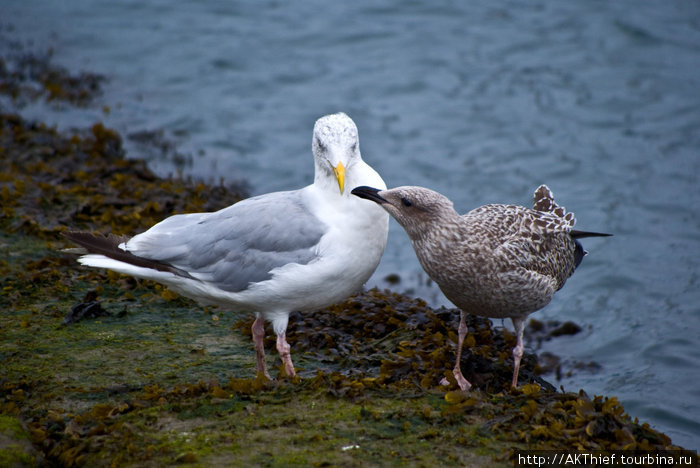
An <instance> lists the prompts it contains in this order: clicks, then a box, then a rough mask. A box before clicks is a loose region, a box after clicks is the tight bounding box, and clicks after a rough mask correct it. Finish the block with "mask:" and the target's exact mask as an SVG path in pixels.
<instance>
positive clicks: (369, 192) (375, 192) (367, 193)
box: [350, 185, 389, 205]
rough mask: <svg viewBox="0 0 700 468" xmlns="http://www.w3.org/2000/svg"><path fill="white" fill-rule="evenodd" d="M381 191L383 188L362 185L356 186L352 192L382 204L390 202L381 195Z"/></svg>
mask: <svg viewBox="0 0 700 468" xmlns="http://www.w3.org/2000/svg"><path fill="white" fill-rule="evenodd" d="M379 192H381V190H379V189H376V188H374V187H367V186H366V185H362V186H360V187H355V188H354V189H352V192H350V193H352V194H353V195H356V196H358V197H360V198H364V199H366V200H370V201H373V202H375V203H379V204H380V205H381V204H382V203H389V202H388V201H387V200H385V199H384V198H382V197H381V196H380V195H379Z"/></svg>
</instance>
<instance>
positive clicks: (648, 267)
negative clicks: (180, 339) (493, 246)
mask: <svg viewBox="0 0 700 468" xmlns="http://www.w3.org/2000/svg"><path fill="white" fill-rule="evenodd" d="M0 26H1V27H2V28H3V33H4V34H6V35H10V36H11V37H13V38H15V39H22V40H23V41H25V43H28V44H29V46H31V47H34V48H35V49H37V50H40V51H41V50H46V48H48V47H52V48H53V51H54V58H53V61H54V63H56V64H58V65H62V66H66V67H69V68H70V69H72V70H76V71H77V70H84V71H90V72H96V73H100V74H103V75H105V76H106V77H108V82H106V83H105V84H104V93H103V95H102V96H101V97H100V98H99V99H98V102H96V103H94V104H93V105H91V106H89V107H88V108H86V109H81V110H79V111H76V110H74V109H71V108H67V106H60V105H47V104H46V103H41V102H38V103H28V104H27V105H25V106H24V107H23V108H22V109H21V112H22V114H23V115H25V116H27V117H37V118H41V119H42V120H44V121H47V122H49V123H52V124H55V125H57V126H58V127H59V128H69V127H73V126H77V127H80V126H85V125H90V124H92V123H94V122H95V121H104V122H105V124H107V125H109V126H111V127H113V128H115V129H117V130H118V131H120V132H121V133H122V134H124V135H127V134H132V133H135V132H142V131H156V132H158V131H162V132H163V138H165V139H166V140H168V141H171V142H173V143H175V144H177V148H178V149H179V151H180V153H181V154H180V155H179V157H178V158H172V157H170V156H164V155H163V154H161V153H160V152H159V151H158V150H156V149H154V148H149V147H145V146H143V145H139V144H137V143H135V142H130V141H127V147H128V150H129V155H130V156H134V157H143V158H147V159H149V160H150V163H151V167H152V168H153V169H154V170H155V171H157V172H158V173H160V174H162V175H167V174H169V173H175V172H177V171H181V172H182V173H183V174H185V175H192V176H193V177H197V178H202V179H205V180H209V181H212V180H213V181H217V180H219V179H220V178H223V179H224V180H227V181H231V180H245V181H247V182H248V183H249V186H250V188H251V192H252V193H253V194H258V193H264V192H268V191H274V190H282V189H291V188H295V187H300V186H302V185H305V184H307V183H310V182H311V180H312V172H313V165H312V163H311V150H310V146H311V145H310V143H311V130H312V128H313V123H314V121H315V119H316V118H318V117H320V116H321V115H323V114H326V113H331V112H337V111H340V110H342V111H345V112H346V113H348V114H349V115H350V116H351V117H352V118H353V119H354V120H355V122H356V123H357V125H358V127H359V130H360V138H361V148H362V154H363V156H364V159H365V160H366V161H367V162H368V163H369V164H371V165H372V166H373V167H374V168H375V169H377V170H378V171H379V173H380V174H382V176H383V177H384V179H385V181H386V182H387V184H388V185H389V186H390V187H391V186H398V185H405V184H411V185H424V186H428V187H431V188H433V189H435V190H438V191H440V192H442V193H444V194H445V195H447V196H449V197H450V198H451V199H452V200H454V202H455V206H456V208H457V209H458V210H460V211H462V212H466V211H468V210H469V209H471V208H473V207H476V206H478V205H481V204H484V203H490V202H506V203H519V204H524V205H529V204H530V203H531V196H532V191H533V190H534V189H535V188H536V187H537V186H538V185H539V184H540V183H547V184H548V185H549V186H550V188H551V189H552V190H553V191H554V193H555V196H556V197H557V199H558V200H559V201H560V202H561V203H562V204H564V205H565V206H566V207H567V208H568V209H570V210H571V211H574V212H575V213H576V215H577V219H578V225H577V226H578V227H579V228H580V229H587V230H595V231H604V232H612V233H614V234H615V237H612V238H605V239H586V242H585V243H584V245H585V247H586V249H587V250H589V251H590V255H589V256H587V257H586V259H585V260H584V262H583V264H582V266H581V267H580V268H579V269H578V270H577V272H576V274H575V275H574V276H573V277H572V278H571V279H570V280H569V282H568V283H567V285H566V286H565V287H564V289H563V290H562V291H560V292H559V293H558V295H557V297H555V299H554V300H553V301H552V303H551V304H550V305H549V306H547V307H546V308H545V309H543V310H542V311H540V312H538V313H537V314H535V315H534V316H535V317H536V318H538V319H542V320H546V319H556V320H573V321H575V322H577V323H579V324H580V325H582V326H583V328H584V332H583V333H580V334H578V335H575V336H572V337H566V338H559V339H557V340H555V341H550V342H547V343H545V345H544V346H543V348H542V349H541V350H540V351H550V352H553V353H555V354H558V355H559V356H562V358H563V359H564V361H565V363H566V365H567V366H568V367H567V368H571V367H573V366H575V365H576V364H577V363H584V364H585V363H589V362H595V363H597V364H598V365H599V366H600V369H599V370H598V371H595V370H591V369H589V370H586V369H583V370H577V371H575V372H573V374H572V375H571V376H570V377H564V379H563V380H561V381H559V382H558V384H561V385H563V387H564V388H565V389H566V390H578V389H579V388H584V389H585V390H586V391H587V392H588V393H589V394H594V393H595V394H612V395H617V396H618V397H619V398H620V400H621V401H622V402H623V403H624V405H625V407H626V409H627V410H628V412H629V413H630V414H631V415H632V416H634V417H638V418H639V419H640V420H641V421H648V422H649V423H650V424H651V425H652V426H653V427H655V428H657V429H660V430H662V431H665V432H666V433H667V434H669V435H670V436H671V437H672V439H673V441H674V443H677V444H681V445H683V446H685V447H687V448H692V449H698V448H700V422H699V420H700V350H699V347H698V336H699V331H700V290H699V285H698V280H699V278H698V276H699V274H700V262H699V260H698V258H699V255H700V254H699V253H700V207H699V204H700V183H699V180H698V179H699V177H698V176H699V174H700V2H697V1H691V0H686V1H683V0H664V1H656V2H652V1H639V0H629V1H621V0H618V1H614V2H613V1H591V0H589V1H561V0H532V1H505V0H500V1H481V2H467V1H464V2H457V1H411V2H399V1H385V2H371V1H354V2H342V3H341V2H324V1H319V0H317V1H306V2H262V1H245V2H230V1H209V2H186V1H183V0H180V1H175V0H167V1H166V0H163V1H151V2H142V1H119V2H106V1H87V0H72V1H70V2H69V1H53V2H45V1H40V0H4V1H3V4H2V6H0ZM0 102H1V103H2V105H3V106H6V107H7V106H10V107H11V106H13V105H15V104H13V103H11V102H9V103H8V101H7V100H3V101H0ZM105 105H106V106H109V112H106V111H105V109H104V108H103V106H105ZM389 273H397V274H398V275H399V276H400V277H401V282H400V283H398V284H396V285H392V286H391V287H392V288H393V289H395V290H398V291H400V292H404V291H409V292H411V293H412V294H415V295H419V296H421V297H423V298H425V299H426V300H428V302H429V303H430V304H432V305H449V304H448V303H447V301H446V300H445V299H444V298H443V297H442V295H441V294H440V292H439V290H437V288H435V287H434V286H433V285H431V284H430V283H429V282H428V281H426V277H425V275H424V274H423V273H422V271H421V269H420V266H419V265H418V263H417V261H416V260H415V256H414V254H413V252H412V250H411V247H410V245H409V243H408V240H407V237H406V236H405V234H404V233H403V232H402V231H401V229H400V228H399V226H398V225H397V224H395V223H393V224H392V226H391V234H390V239H389V247H388V249H387V252H386V254H385V257H384V259H383V260H382V264H381V265H380V267H379V269H378V271H377V273H376V274H375V275H374V277H373V278H372V280H371V281H370V284H369V286H375V285H377V286H380V287H386V286H388V283H386V282H385V281H384V278H385V277H386V276H387V275H388V274H389Z"/></svg>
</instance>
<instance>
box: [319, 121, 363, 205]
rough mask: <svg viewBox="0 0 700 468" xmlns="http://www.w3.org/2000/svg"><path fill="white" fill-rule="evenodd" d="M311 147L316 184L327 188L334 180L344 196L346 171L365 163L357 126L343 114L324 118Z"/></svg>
mask: <svg viewBox="0 0 700 468" xmlns="http://www.w3.org/2000/svg"><path fill="white" fill-rule="evenodd" d="M311 147H312V149H313V153H314V160H315V166H316V175H315V183H316V184H321V185H323V186H325V185H327V183H328V182H329V181H332V180H334V181H335V182H336V183H337V185H338V188H339V189H340V193H341V194H342V193H343V192H344V191H345V174H346V171H349V170H352V169H351V168H352V166H353V165H354V164H355V163H356V162H357V161H362V157H361V156H360V140H359V136H358V133H357V126H356V125H355V122H353V121H352V119H351V118H350V117H348V116H347V115H345V114H344V113H342V112H339V113H337V114H331V115H326V116H324V117H321V118H320V119H318V120H317V121H316V125H314V136H313V141H312V143H311Z"/></svg>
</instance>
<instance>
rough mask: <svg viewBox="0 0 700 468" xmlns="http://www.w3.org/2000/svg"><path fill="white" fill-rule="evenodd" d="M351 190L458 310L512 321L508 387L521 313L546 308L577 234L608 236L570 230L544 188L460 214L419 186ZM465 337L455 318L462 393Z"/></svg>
mask: <svg viewBox="0 0 700 468" xmlns="http://www.w3.org/2000/svg"><path fill="white" fill-rule="evenodd" d="M353 193H354V194H356V195H358V196H360V197H363V198H367V199H369V200H372V201H375V202H377V203H379V204H380V205H381V206H382V207H383V208H384V209H385V210H387V211H388V212H389V213H390V214H391V215H392V216H393V217H394V218H395V219H396V220H397V221H398V222H399V224H401V225H402V226H403V227H404V229H405V230H406V232H407V233H408V236H409V238H410V239H411V242H412V244H413V248H414V250H415V251H416V255H417V256H418V259H419V261H420V263H421V265H422V266H423V269H425V271H426V272H427V273H428V275H429V276H430V277H431V278H432V279H433V280H434V281H435V282H436V283H437V284H438V286H439V287H440V289H441V290H442V292H443V293H444V294H445V296H447V298H448V299H449V300H450V301H452V302H453V303H454V304H455V305H456V306H457V307H459V308H460V310H461V311H462V314H463V313H464V312H466V313H470V314H475V315H481V316H485V317H492V318H506V317H509V318H511V319H512V320H513V325H514V327H515V330H516V333H517V335H518V344H517V345H516V347H515V349H514V350H513V356H514V372H513V386H514V387H515V386H517V378H518V368H519V365H520V358H521V357H522V352H523V344H522V335H523V325H524V320H525V318H527V316H528V315H529V314H530V313H532V312H534V311H536V310H539V309H541V308H542V307H544V306H545V305H547V304H548V303H549V301H550V300H551V299H552V296H553V295H554V293H555V292H556V291H558V290H559V289H561V288H562V286H564V283H565V282H566V280H567V279H568V278H569V277H570V276H571V275H572V274H573V272H574V270H575V269H576V267H577V266H578V265H579V263H580V262H581V259H582V258H583V256H584V255H585V253H586V252H585V251H584V250H583V248H582V247H581V244H580V243H579V242H578V241H577V240H576V239H577V238H578V237H590V236H604V235H607V234H599V233H591V232H582V231H575V230H573V226H574V224H575V222H576V220H575V218H574V215H573V213H566V210H565V209H564V207H560V206H558V205H557V204H556V203H555V201H554V197H553V196H552V192H551V191H550V190H549V188H547V187H546V186H545V185H542V186H540V187H539V188H538V189H537V190H536V191H535V195H534V209H529V208H525V207H522V206H516V205H499V204H491V205H484V206H481V207H479V208H476V209H474V210H472V211H470V212H469V213H467V214H464V215H461V216H460V215H459V214H458V213H457V212H456V211H455V210H454V208H453V206H452V202H451V201H450V200H449V199H447V198H446V197H444V196H443V195H441V194H439V193H437V192H434V191H432V190H429V189H426V188H423V187H398V188H395V189H392V190H383V191H377V190H374V189H372V188H369V187H358V188H356V189H355V190H353ZM464 336H466V325H465V324H464V319H463V315H462V320H461V321H460V329H459V338H460V339H459V343H458V360H457V366H455V370H454V373H455V378H456V379H457V382H458V384H459V386H460V387H461V388H462V389H465V390H466V389H467V388H469V386H470V384H469V382H467V381H466V379H464V377H463V376H462V375H461V371H460V369H459V357H460V355H461V344H462V341H463V340H464Z"/></svg>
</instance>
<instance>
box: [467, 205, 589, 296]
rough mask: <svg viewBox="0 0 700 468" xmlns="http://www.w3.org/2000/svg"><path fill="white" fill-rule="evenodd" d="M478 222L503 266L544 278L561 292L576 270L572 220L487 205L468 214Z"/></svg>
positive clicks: (522, 208) (531, 211)
mask: <svg viewBox="0 0 700 468" xmlns="http://www.w3.org/2000/svg"><path fill="white" fill-rule="evenodd" d="M465 216H467V217H470V218H472V219H478V224H479V229H480V231H481V232H482V233H483V234H484V235H485V237H486V239H485V243H488V244H489V245H490V246H491V249H493V252H494V255H496V256H498V255H502V256H503V257H504V260H505V262H504V264H508V265H519V266H521V267H522V268H524V269H525V270H528V271H531V272H535V273H537V274H541V275H545V276H547V277H549V278H551V280H552V281H553V282H554V290H557V289H559V288H561V287H562V286H563V285H564V282H565V281H566V279H567V278H568V277H569V276H571V274H572V273H573V272H574V269H575V262H574V260H575V259H574V251H575V242H574V240H573V239H572V238H571V236H570V231H571V227H572V224H573V223H574V222H575V219H574V217H573V214H571V216H570V217H569V216H566V217H559V216H557V215H556V214H554V213H551V212H543V211H535V210H531V209H528V208H525V207H522V206H515V205H484V206H481V207H479V208H476V209H475V210H472V211H471V212H469V213H468V214H467V215H465Z"/></svg>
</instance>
